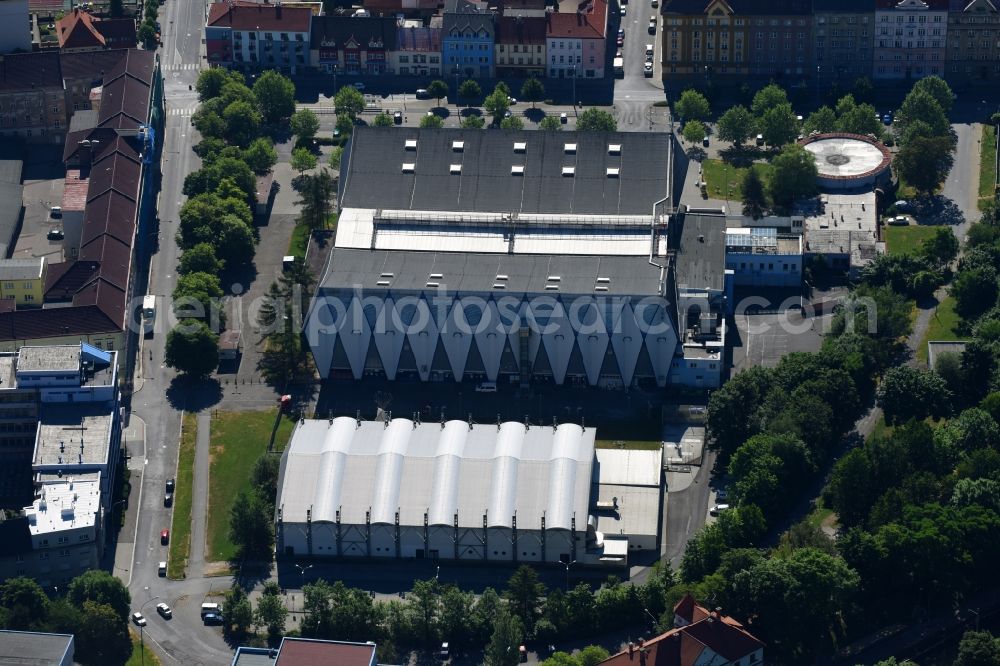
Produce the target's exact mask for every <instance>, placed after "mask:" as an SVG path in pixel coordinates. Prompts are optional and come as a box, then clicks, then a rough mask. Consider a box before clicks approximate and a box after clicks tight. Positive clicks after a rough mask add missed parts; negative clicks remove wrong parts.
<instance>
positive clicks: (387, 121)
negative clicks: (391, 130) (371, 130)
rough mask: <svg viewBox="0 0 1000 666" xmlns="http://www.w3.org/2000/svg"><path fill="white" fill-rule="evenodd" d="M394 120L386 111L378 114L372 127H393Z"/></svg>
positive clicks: (373, 120)
mask: <svg viewBox="0 0 1000 666" xmlns="http://www.w3.org/2000/svg"><path fill="white" fill-rule="evenodd" d="M392 126H393V120H392V116H390V115H389V114H388V113H386V112H385V111H383V112H381V113H379V114H377V115H376V116H375V118H373V119H372V127H392Z"/></svg>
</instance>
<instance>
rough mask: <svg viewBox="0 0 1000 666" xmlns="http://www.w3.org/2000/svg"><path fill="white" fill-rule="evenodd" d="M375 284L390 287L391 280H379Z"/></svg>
mask: <svg viewBox="0 0 1000 666" xmlns="http://www.w3.org/2000/svg"><path fill="white" fill-rule="evenodd" d="M375 286H376V287H388V286H389V280H379V281H378V282H376V283H375Z"/></svg>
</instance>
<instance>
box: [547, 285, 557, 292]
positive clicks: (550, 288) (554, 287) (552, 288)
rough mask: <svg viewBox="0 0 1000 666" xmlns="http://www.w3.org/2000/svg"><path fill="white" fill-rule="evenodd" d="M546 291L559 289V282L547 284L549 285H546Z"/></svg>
mask: <svg viewBox="0 0 1000 666" xmlns="http://www.w3.org/2000/svg"><path fill="white" fill-rule="evenodd" d="M545 291H559V285H557V284H547V285H545Z"/></svg>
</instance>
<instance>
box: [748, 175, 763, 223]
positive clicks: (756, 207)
mask: <svg viewBox="0 0 1000 666" xmlns="http://www.w3.org/2000/svg"><path fill="white" fill-rule="evenodd" d="M742 189H743V214H744V215H745V216H747V217H751V218H753V219H755V220H759V219H760V218H762V217H764V214H765V212H766V211H767V195H766V194H765V193H764V183H763V181H761V179H760V175H759V174H758V173H757V170H756V169H754V168H750V169H749V170H748V171H747V175H746V176H744V177H743V187H742Z"/></svg>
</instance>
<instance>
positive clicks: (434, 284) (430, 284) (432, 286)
mask: <svg viewBox="0 0 1000 666" xmlns="http://www.w3.org/2000/svg"><path fill="white" fill-rule="evenodd" d="M427 286H428V287H429V288H430V289H437V288H438V287H440V286H441V283H440V282H428V283H427Z"/></svg>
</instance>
